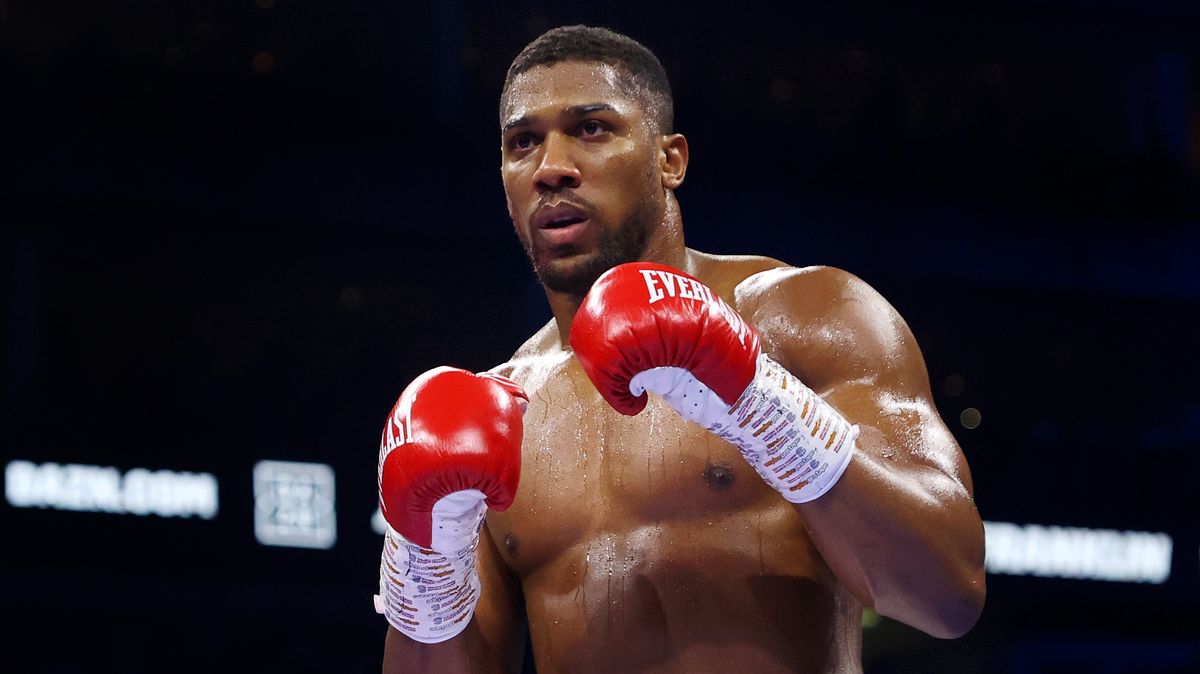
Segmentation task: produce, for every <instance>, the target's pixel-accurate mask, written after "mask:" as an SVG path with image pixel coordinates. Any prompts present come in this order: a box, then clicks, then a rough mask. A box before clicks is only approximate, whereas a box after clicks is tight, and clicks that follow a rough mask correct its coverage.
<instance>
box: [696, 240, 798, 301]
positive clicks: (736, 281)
mask: <svg viewBox="0 0 1200 674" xmlns="http://www.w3.org/2000/svg"><path fill="white" fill-rule="evenodd" d="M783 268H788V265H787V263H785V262H781V261H779V260H776V259H774V258H770V257H765V256H762V255H713V254H711V253H702V252H700V251H698V250H692V249H688V269H687V270H686V271H687V272H688V273H690V274H691V275H692V276H695V277H696V278H698V279H700V280H701V281H703V282H704V284H705V285H707V286H708V287H710V288H712V289H713V290H715V291H716V292H717V294H718V295H720V296H721V297H723V298H724V299H725V300H726V301H731V300H733V297H734V293H735V290H736V289H737V287H738V286H739V285H740V284H741V283H742V282H744V281H745V280H746V279H747V278H749V277H753V276H756V275H758V274H761V273H764V272H768V271H771V270H775V269H783Z"/></svg>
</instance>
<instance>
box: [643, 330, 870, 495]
mask: <svg viewBox="0 0 1200 674" xmlns="http://www.w3.org/2000/svg"><path fill="white" fill-rule="evenodd" d="M629 390H630V392H631V393H633V394H634V395H641V394H642V393H643V392H644V391H650V392H651V393H657V394H658V395H661V396H662V398H663V400H664V401H666V403H667V404H668V405H670V406H671V407H673V408H674V409H675V411H677V412H679V413H680V414H681V415H682V416H683V417H684V418H685V419H687V420H688V421H691V422H693V423H696V424H699V425H701V426H703V427H704V428H706V429H708V430H709V431H711V432H713V433H715V434H716V435H717V436H718V437H720V438H722V439H724V440H727V441H728V442H730V443H731V444H733V445H734V446H735V447H737V448H738V449H739V450H741V452H742V456H743V457H745V458H746V461H747V462H749V464H750V465H751V466H753V467H754V470H755V471H757V472H758V474H759V476H761V477H762V479H763V480H765V481H766V482H767V484H769V485H771V486H772V487H773V488H774V489H775V490H776V491H778V492H779V493H780V494H783V497H784V498H785V499H787V500H788V501H791V502H792V503H807V502H808V501H812V500H813V499H815V498H817V497H819V496H821V495H822V494H824V493H825V492H827V491H829V489H830V488H831V487H832V486H833V485H834V483H835V482H837V481H838V478H840V477H841V476H842V473H844V472H845V471H846V467H847V466H849V465H850V457H851V455H852V454H854V447H855V445H854V441H855V439H856V438H857V437H858V426H854V425H851V424H850V422H849V421H847V420H846V419H845V418H844V417H843V416H842V415H841V414H839V413H838V411H837V410H835V409H833V407H832V406H831V405H830V404H829V403H827V402H825V401H824V400H822V399H821V396H819V395H817V394H816V393H814V392H813V390H812V389H810V388H808V387H807V386H805V385H804V384H802V383H801V382H800V380H799V379H797V378H796V377H795V376H793V375H792V373H791V372H788V371H787V369H786V368H784V367H783V366H782V365H780V364H779V363H776V362H775V361H773V360H771V359H770V358H769V357H768V356H767V355H766V354H759V356H758V363H757V367H756V369H755V373H754V379H753V380H751V381H750V385H749V386H747V387H746V390H745V391H744V392H743V393H742V395H741V397H740V398H738V400H737V401H736V402H735V403H734V404H733V405H726V404H725V402H724V401H722V400H721V399H720V398H719V397H718V396H717V394H715V393H713V392H712V390H711V389H709V388H708V387H707V386H705V385H704V384H703V383H702V382H700V381H699V380H698V379H696V378H695V377H693V376H692V373H691V372H688V371H687V370H685V369H682V368H678V367H656V368H654V369H651V370H646V371H645V372H641V373H639V374H637V375H635V376H634V377H633V379H632V380H630V382H629Z"/></svg>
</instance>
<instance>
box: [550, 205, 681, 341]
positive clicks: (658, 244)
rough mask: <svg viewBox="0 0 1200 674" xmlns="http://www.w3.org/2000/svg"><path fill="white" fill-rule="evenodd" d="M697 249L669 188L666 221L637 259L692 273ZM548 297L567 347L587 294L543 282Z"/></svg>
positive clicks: (561, 338)
mask: <svg viewBox="0 0 1200 674" xmlns="http://www.w3.org/2000/svg"><path fill="white" fill-rule="evenodd" d="M693 256H694V251H692V250H690V249H688V248H687V247H686V246H684V243H683V217H682V216H681V215H680V212H679V202H677V201H676V200H675V194H674V193H673V192H667V198H666V208H665V209H664V210H663V218H662V223H661V224H660V225H659V226H658V227H657V228H656V229H655V231H654V233H653V234H652V235H651V237H650V241H649V242H647V244H646V250H645V251H643V252H642V254H641V256H640V257H638V259H637V260H636V261H637V262H657V263H658V264H665V265H669V266H671V267H675V268H676V269H682V270H683V271H685V272H688V273H692V268H693V267H694V262H693ZM543 289H544V290H545V291H546V299H547V300H548V301H549V302H550V312H551V313H552V314H553V315H554V322H555V323H556V324H557V325H558V340H559V344H560V345H561V346H563V347H564V348H566V347H567V344H568V340H569V338H570V335H571V321H572V320H574V318H575V312H576V311H578V310H579V305H580V304H582V303H583V295H574V294H570V293H560V292H555V291H553V290H550V289H549V288H546V287H545V286H543Z"/></svg>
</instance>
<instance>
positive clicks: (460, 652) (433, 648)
mask: <svg viewBox="0 0 1200 674" xmlns="http://www.w3.org/2000/svg"><path fill="white" fill-rule="evenodd" d="M475 559H476V570H477V571H478V573H479V583H480V595H479V603H478V604H476V606H475V613H474V615H473V616H472V617H471V622H470V623H469V624H468V625H467V627H466V629H464V630H463V632H462V633H461V634H459V635H457V636H455V637H453V638H452V639H449V640H447V641H444V642H442V643H440V644H422V643H419V642H416V641H413V640H412V639H410V638H408V637H406V636H404V635H403V634H401V633H400V632H398V631H397V630H396V629H395V628H393V627H390V626H389V627H388V633H387V640H386V641H385V643H384V656H383V671H384V674H393V673H394V674H400V673H401V672H455V673H457V672H463V673H466V672H488V673H492V672H506V673H508V672H520V671H521V665H522V663H521V659H522V656H523V655H524V653H525V651H524V647H525V631H526V624H525V610H524V603H523V601H522V595H521V584H520V581H519V580H518V579H517V578H516V576H514V575H513V574H512V573H511V572H510V571H509V570H508V569H507V568H505V566H504V563H503V562H502V561H501V559H500V555H499V553H498V552H497V551H496V546H495V543H494V542H493V541H492V537H491V535H490V534H489V533H488V530H487V527H486V526H485V527H484V529H483V531H482V532H480V536H479V546H478V547H477V548H476V550H475Z"/></svg>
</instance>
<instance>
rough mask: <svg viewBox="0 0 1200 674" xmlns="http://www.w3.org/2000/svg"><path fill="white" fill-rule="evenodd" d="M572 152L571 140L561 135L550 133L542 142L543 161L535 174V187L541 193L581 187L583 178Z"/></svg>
mask: <svg viewBox="0 0 1200 674" xmlns="http://www.w3.org/2000/svg"><path fill="white" fill-rule="evenodd" d="M571 150H572V147H571V139H570V138H569V137H567V136H565V135H563V134H561V133H557V132H553V133H550V134H549V135H547V136H546V138H545V139H544V140H543V141H542V160H541V162H539V163H538V167H537V170H536V171H534V172H533V182H534V186H535V187H536V188H537V190H538V191H539V192H557V191H558V190H561V189H564V188H567V187H579V183H580V181H581V179H582V176H581V175H580V173H579V166H578V165H576V163H575V160H574V158H573V157H572V155H571Z"/></svg>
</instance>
